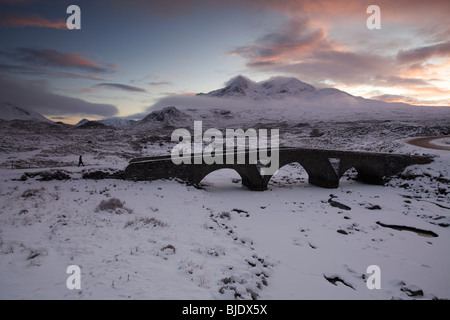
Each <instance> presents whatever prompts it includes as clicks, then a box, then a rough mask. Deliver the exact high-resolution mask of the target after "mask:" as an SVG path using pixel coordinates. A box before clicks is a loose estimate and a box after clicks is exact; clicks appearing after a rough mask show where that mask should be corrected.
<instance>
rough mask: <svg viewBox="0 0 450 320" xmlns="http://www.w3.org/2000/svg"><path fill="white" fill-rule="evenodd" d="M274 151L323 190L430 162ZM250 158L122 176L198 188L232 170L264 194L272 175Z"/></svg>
mask: <svg viewBox="0 0 450 320" xmlns="http://www.w3.org/2000/svg"><path fill="white" fill-rule="evenodd" d="M277 150H278V152H279V168H281V167H283V166H285V165H287V164H290V163H299V164H300V165H301V166H302V167H303V168H304V169H305V170H306V172H307V173H308V177H309V183H311V184H314V185H317V186H320V187H324V188H337V187H339V179H340V178H341V177H342V175H343V174H344V173H345V172H346V171H347V170H349V169H351V168H354V169H355V170H356V171H357V173H358V177H357V178H358V180H362V181H365V182H367V183H371V184H384V183H385V182H387V181H388V180H389V179H390V178H391V177H392V176H394V175H396V174H399V173H401V172H402V171H403V170H404V169H405V168H406V167H408V166H410V165H414V164H427V163H430V162H431V161H432V158H431V157H428V156H417V155H405V154H392V153H374V152H359V151H340V150H324V149H307V148H279V149H277ZM253 152H255V151H253ZM249 154H250V151H248V150H247V151H245V157H246V158H245V160H246V161H245V164H227V163H226V161H225V156H226V154H224V161H223V162H224V163H223V164H217V163H214V164H206V163H204V162H203V163H202V164H194V161H192V162H191V163H192V164H179V165H176V164H174V163H173V162H172V159H171V157H170V156H159V157H148V158H136V159H132V160H131V161H130V163H129V165H128V166H127V168H126V169H125V173H124V174H125V179H129V180H158V179H180V180H182V181H185V182H186V183H188V184H191V185H194V186H198V185H199V184H200V182H201V181H202V180H203V178H205V177H206V176H207V175H208V174H209V173H211V172H213V171H216V170H219V169H224V168H229V169H234V170H235V171H236V172H237V173H238V174H239V175H240V176H241V178H242V184H243V185H244V186H246V187H247V188H249V189H250V190H266V189H267V185H268V183H269V181H270V179H271V177H272V175H262V174H261V170H260V169H261V167H263V165H262V164H261V163H260V162H259V158H258V161H257V163H249V161H248V160H249V159H250V157H249ZM257 154H258V153H257ZM195 156H196V155H193V156H192V157H195ZM192 159H193V158H192ZM235 159H236V155H235ZM234 163H236V161H235V162H234Z"/></svg>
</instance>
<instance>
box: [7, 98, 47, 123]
mask: <svg viewBox="0 0 450 320" xmlns="http://www.w3.org/2000/svg"><path fill="white" fill-rule="evenodd" d="M0 119H2V120H7V121H9V120H33V121H42V122H49V123H51V122H53V121H51V120H49V119H47V118H46V117H44V116H43V115H41V114H39V113H37V112H34V111H30V110H26V109H24V108H22V107H19V106H16V105H14V104H12V103H8V102H2V103H1V104H0Z"/></svg>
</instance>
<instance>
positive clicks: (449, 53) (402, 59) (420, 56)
mask: <svg viewBox="0 0 450 320" xmlns="http://www.w3.org/2000/svg"><path fill="white" fill-rule="evenodd" d="M435 56H436V57H447V58H450V41H447V42H441V43H438V44H434V45H431V46H426V47H419V48H415V49H410V50H400V51H399V52H398V54H397V60H398V62H399V63H401V64H406V63H419V62H424V61H426V60H428V59H430V58H432V57H435Z"/></svg>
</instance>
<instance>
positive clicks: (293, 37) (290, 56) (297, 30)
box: [229, 18, 332, 67]
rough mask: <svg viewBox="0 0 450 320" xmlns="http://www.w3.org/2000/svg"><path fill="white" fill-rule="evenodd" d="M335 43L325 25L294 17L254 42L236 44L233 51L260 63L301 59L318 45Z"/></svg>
mask: <svg viewBox="0 0 450 320" xmlns="http://www.w3.org/2000/svg"><path fill="white" fill-rule="evenodd" d="M331 47H332V44H331V43H330V42H329V41H328V40H327V39H326V32H325V30H324V29H322V28H318V29H311V28H310V25H309V20H308V19H306V18H294V19H291V20H289V21H288V22H287V23H285V24H284V25H282V26H281V27H280V28H279V30H276V31H273V32H270V33H267V34H265V35H263V36H262V37H260V38H258V39H257V40H256V41H254V42H253V43H252V44H250V45H246V46H241V47H238V48H235V49H233V50H231V51H230V52H229V53H230V54H231V55H239V56H241V57H243V58H245V59H247V60H248V63H247V65H248V66H250V67H258V66H270V65H274V64H276V63H286V62H294V61H298V60H301V59H302V57H304V56H305V55H306V54H308V53H309V52H311V51H313V50H315V49H318V48H322V49H324V48H331Z"/></svg>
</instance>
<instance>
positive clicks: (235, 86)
mask: <svg viewBox="0 0 450 320" xmlns="http://www.w3.org/2000/svg"><path fill="white" fill-rule="evenodd" d="M315 91H316V88H314V87H313V86H312V85H310V84H307V83H305V82H302V81H300V80H298V79H296V78H292V77H273V78H271V79H269V80H266V81H261V82H253V81H252V80H250V79H248V78H246V77H243V76H237V77H235V78H233V79H231V80H230V81H228V83H227V84H226V86H225V87H224V88H221V89H218V90H214V91H211V92H208V93H207V94H199V95H205V96H209V97H249V98H253V99H259V98H277V99H280V98H284V97H291V96H308V95H310V94H312V93H314V92H315Z"/></svg>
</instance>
